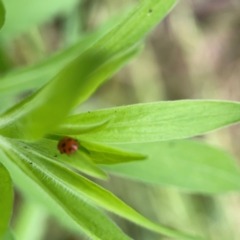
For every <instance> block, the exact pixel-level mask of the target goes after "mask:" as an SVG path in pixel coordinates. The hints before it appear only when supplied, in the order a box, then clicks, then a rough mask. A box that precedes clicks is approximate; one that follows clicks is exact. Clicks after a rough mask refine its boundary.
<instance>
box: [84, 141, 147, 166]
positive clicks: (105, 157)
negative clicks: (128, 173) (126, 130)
mask: <svg viewBox="0 0 240 240" xmlns="http://www.w3.org/2000/svg"><path fill="white" fill-rule="evenodd" d="M81 145H82V146H83V147H84V148H86V149H87V151H88V152H89V155H90V157H91V159H92V160H93V161H94V162H95V163H98V164H116V163H123V162H131V161H139V160H144V159H146V157H147V155H143V154H140V153H134V152H130V151H124V150H122V149H121V148H116V147H112V146H108V145H103V144H100V143H95V142H86V141H81Z"/></svg>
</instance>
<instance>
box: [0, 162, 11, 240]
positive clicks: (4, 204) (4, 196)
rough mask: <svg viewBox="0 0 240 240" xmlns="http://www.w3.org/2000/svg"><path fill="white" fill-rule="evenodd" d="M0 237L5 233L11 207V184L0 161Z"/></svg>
mask: <svg viewBox="0 0 240 240" xmlns="http://www.w3.org/2000/svg"><path fill="white" fill-rule="evenodd" d="M0 179H1V180H0V192H1V194H0V214H1V217H0V238H1V237H3V235H4V234H5V233H6V231H7V229H8V226H9V223H10V218H11V215H12V208H13V186H12V180H11V177H10V175H9V173H8V171H7V169H6V168H5V167H4V166H3V165H2V164H1V163H0Z"/></svg>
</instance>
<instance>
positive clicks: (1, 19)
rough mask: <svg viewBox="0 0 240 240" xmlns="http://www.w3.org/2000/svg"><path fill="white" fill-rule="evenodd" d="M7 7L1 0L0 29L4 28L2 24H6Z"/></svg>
mask: <svg viewBox="0 0 240 240" xmlns="http://www.w3.org/2000/svg"><path fill="white" fill-rule="evenodd" d="M5 14H6V12H5V8H4V5H3V3H2V0H1V1H0V29H1V28H2V26H3V25H4V22H5Z"/></svg>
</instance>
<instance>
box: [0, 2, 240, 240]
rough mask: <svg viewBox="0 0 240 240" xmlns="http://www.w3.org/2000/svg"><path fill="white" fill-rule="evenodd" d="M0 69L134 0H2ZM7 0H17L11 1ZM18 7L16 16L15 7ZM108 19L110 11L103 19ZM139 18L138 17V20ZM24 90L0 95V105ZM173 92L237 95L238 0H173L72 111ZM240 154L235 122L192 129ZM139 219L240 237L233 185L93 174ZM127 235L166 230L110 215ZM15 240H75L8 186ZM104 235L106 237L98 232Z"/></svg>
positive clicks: (59, 44) (179, 95)
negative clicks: (192, 186) (171, 184)
mask: <svg viewBox="0 0 240 240" xmlns="http://www.w3.org/2000/svg"><path fill="white" fill-rule="evenodd" d="M3 2H4V3H5V5H6V9H7V10H8V8H9V9H13V11H11V12H8V13H7V14H8V15H7V18H8V19H10V20H9V22H7V23H8V24H6V25H5V26H4V28H3V29H2V32H1V33H0V74H1V75H4V74H5V73H6V72H8V71H10V70H12V69H15V68H20V67H24V66H27V65H33V64H35V63H37V62H39V61H41V60H44V59H46V58H47V57H49V56H51V55H52V54H53V53H55V52H56V51H58V50H60V49H63V48H65V47H67V46H70V45H71V44H73V43H75V42H76V41H77V40H78V39H79V38H81V37H83V36H84V35H85V34H88V33H89V32H91V31H93V30H95V29H97V28H98V27H99V26H101V25H102V24H103V23H104V22H106V21H108V22H109V21H110V23H111V21H115V20H114V19H115V17H116V16H119V15H121V14H123V13H125V12H126V11H127V10H128V9H129V8H130V7H131V6H133V5H134V4H136V3H137V2H138V1H134V0H122V1H111V0H99V1H93V0H85V1H84V0H82V1H78V0H71V1H70V0H68V1H67V0H58V1H57V0H51V1H50V0H49V1H29V0H21V1H16V0H8V1H7V0H6V1H3ZM16 3H18V4H17V5H16ZM21 16H22V17H21ZM111 19H113V20H111ZM139 24H141V23H139ZM30 93H31V91H27V92H22V93H21V94H17V95H13V96H10V97H5V102H2V103H0V105H1V106H0V110H1V109H3V108H5V107H6V105H8V104H10V103H14V102H18V101H20V100H21V99H23V98H24V97H25V96H27V95H28V94H30ZM179 99H220V100H230V101H240V2H239V0H182V1H179V3H178V5H177V6H176V7H175V8H174V10H173V11H172V12H171V13H170V14H169V15H168V16H167V17H166V18H165V19H164V21H163V22H161V23H160V24H159V25H158V26H157V27H156V28H155V29H154V30H153V31H152V32H151V33H150V35H148V37H147V38H146V46H145V49H144V51H143V52H142V53H141V54H140V56H138V58H137V59H135V60H134V61H132V62H131V63H130V64H128V65H127V66H126V67H124V68H123V69H122V70H121V71H120V72H119V73H117V74H116V75H115V76H114V77H113V78H112V79H111V80H110V81H108V82H106V83H105V84H103V85H102V86H101V87H100V88H99V89H98V90H97V92H96V93H95V94H94V95H93V96H92V97H91V98H90V99H89V100H88V101H87V102H86V103H84V104H83V105H82V106H80V107H79V108H78V109H77V111H79V112H80V111H90V110H93V109H102V108H108V107H115V106H122V105H128V104H135V103H140V102H141V103H146V102H154V101H166V100H179ZM201 139H202V140H203V141H206V142H208V143H209V144H211V145H215V146H219V147H221V148H223V149H225V150H227V151H228V152H230V153H231V154H232V155H234V156H235V157H236V159H240V148H239V143H240V127H239V125H236V126H231V127H228V128H226V129H221V130H218V131H216V132H213V133H209V134H207V135H206V136H204V137H201ZM98 183H99V184H101V185H102V186H104V187H106V188H107V189H109V190H111V191H112V192H113V193H114V194H116V195H117V196H118V197H119V198H120V199H122V200H124V201H125V202H126V203H127V204H129V205H130V206H132V207H133V208H134V209H136V210H137V211H139V212H140V213H142V214H143V215H144V216H146V217H148V218H149V219H151V220H153V221H155V222H159V223H162V224H165V225H166V226H169V227H173V228H177V229H180V230H185V231H187V232H198V233H199V234H201V235H203V236H206V237H207V238H208V239H211V240H239V239H240V228H239V226H240V195H239V194H238V193H229V194H223V195H216V196H207V195H198V194H189V193H186V192H183V191H180V190H178V189H174V188H165V187H161V186H152V185H147V184H143V183H137V182H134V181H132V180H126V179H122V178H119V177H116V176H111V178H110V181H109V182H98ZM111 217H113V219H114V220H115V221H116V222H117V224H118V225H119V226H120V227H121V228H122V229H123V231H124V232H126V233H127V234H128V235H129V236H131V237H132V238H133V239H135V240H167V239H170V238H166V237H161V236H159V235H157V234H154V233H152V232H150V231H147V230H145V229H143V228H140V227H138V226H136V225H134V224H132V223H129V222H127V221H126V220H123V219H120V218H118V217H116V216H113V215H111ZM12 226H13V229H14V230H15V232H16V237H18V240H28V239H29V240H33V239H34V240H83V239H86V238H81V237H80V236H79V235H77V233H73V232H72V231H71V230H69V229H67V228H66V227H64V226H63V225H62V224H61V223H59V221H58V220H56V219H54V218H53V217H51V216H49V215H48V213H47V211H45V210H44V209H42V207H39V206H36V205H34V204H32V203H31V204H30V203H29V202H26V201H25V200H24V197H23V196H22V195H21V193H19V192H18V191H17V190H16V200H15V208H14V215H13V219H12ZM106 240H112V239H106Z"/></svg>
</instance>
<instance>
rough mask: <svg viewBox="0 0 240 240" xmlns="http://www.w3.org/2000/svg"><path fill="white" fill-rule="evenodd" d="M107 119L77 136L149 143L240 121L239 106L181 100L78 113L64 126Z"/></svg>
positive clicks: (111, 141)
mask: <svg viewBox="0 0 240 240" xmlns="http://www.w3.org/2000/svg"><path fill="white" fill-rule="evenodd" d="M110 117H111V122H110V123H109V124H108V125H107V126H106V127H105V128H104V129H102V130H101V131H99V132H95V133H89V134H83V135H81V138H82V139H83V140H87V141H96V142H105V143H127V142H129V143H130V142H151V141H159V140H161V141H162V140H169V139H178V138H188V137H192V136H196V135H199V134H204V133H206V132H209V131H212V130H215V129H218V128H221V127H225V126H228V125H230V124H234V123H237V122H239V121H240V103H238V102H227V101H226V102H224V101H212V100H200V101H199V100H184V101H169V102H155V103H147V104H136V105H131V106H126V107H118V108H111V109H106V110H98V111H93V112H91V115H89V114H87V113H82V114H78V115H75V116H72V117H69V118H67V119H66V120H65V121H64V124H69V125H72V126H73V127H74V125H75V124H76V125H79V124H86V123H88V124H95V123H97V122H99V121H104V120H105V119H109V118H110Z"/></svg>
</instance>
